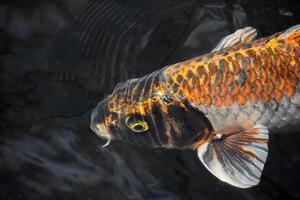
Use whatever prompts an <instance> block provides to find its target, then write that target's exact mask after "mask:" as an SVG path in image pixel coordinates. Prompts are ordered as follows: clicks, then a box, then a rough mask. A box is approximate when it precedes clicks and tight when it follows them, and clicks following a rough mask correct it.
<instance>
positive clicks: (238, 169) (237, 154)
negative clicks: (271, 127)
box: [198, 125, 269, 188]
mask: <svg viewBox="0 0 300 200" xmlns="http://www.w3.org/2000/svg"><path fill="white" fill-rule="evenodd" d="M268 138H269V136H268V129H267V128H266V127H265V126H262V125H255V126H254V127H253V128H252V129H249V130H242V131H238V132H232V133H228V132H227V133H226V134H224V135H222V133H221V132H220V133H217V134H215V136H214V138H213V139H212V140H211V141H210V142H206V143H203V144H201V145H200V146H199V147H198V157H199V159H200V160H201V162H202V163H203V164H204V166H205V167H206V168H207V169H208V170H209V171H210V172H211V173H212V174H213V175H215V176H216V177H217V178H219V179H220V180H221V181H224V182H226V183H229V184H231V185H233V186H236V187H239V188H249V187H252V186H255V185H257V184H258V183H259V181H260V177H261V174H262V171H263V168H264V164H265V162H266V159H267V156H268Z"/></svg>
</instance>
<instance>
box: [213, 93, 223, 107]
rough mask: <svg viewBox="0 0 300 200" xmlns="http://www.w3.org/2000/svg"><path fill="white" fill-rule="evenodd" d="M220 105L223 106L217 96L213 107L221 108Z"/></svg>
mask: <svg viewBox="0 0 300 200" xmlns="http://www.w3.org/2000/svg"><path fill="white" fill-rule="evenodd" d="M222 104H223V100H222V98H221V97H220V96H217V97H216V98H215V106H216V107H221V106H222Z"/></svg>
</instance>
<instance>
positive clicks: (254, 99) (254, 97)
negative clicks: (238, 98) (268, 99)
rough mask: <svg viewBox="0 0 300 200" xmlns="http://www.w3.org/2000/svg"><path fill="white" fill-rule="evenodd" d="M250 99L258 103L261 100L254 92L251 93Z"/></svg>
mask: <svg viewBox="0 0 300 200" xmlns="http://www.w3.org/2000/svg"><path fill="white" fill-rule="evenodd" d="M248 99H249V101H250V102H251V103H257V102H258V100H259V98H258V96H257V95H256V94H254V93H251V94H249V96H248Z"/></svg>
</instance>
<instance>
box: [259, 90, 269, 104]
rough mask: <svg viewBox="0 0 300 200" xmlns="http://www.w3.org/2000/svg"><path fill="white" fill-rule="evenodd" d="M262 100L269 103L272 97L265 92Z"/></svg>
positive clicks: (262, 94)
mask: <svg viewBox="0 0 300 200" xmlns="http://www.w3.org/2000/svg"><path fill="white" fill-rule="evenodd" d="M261 99H262V101H263V102H264V103H269V102H270V101H271V96H270V95H269V94H267V93H265V92H262V93H261Z"/></svg>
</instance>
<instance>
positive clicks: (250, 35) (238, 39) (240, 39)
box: [212, 27, 257, 52]
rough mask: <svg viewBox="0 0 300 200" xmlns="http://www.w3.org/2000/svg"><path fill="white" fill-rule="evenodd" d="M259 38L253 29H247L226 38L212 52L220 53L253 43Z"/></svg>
mask: <svg viewBox="0 0 300 200" xmlns="http://www.w3.org/2000/svg"><path fill="white" fill-rule="evenodd" d="M256 36H257V31H256V29H255V28H252V27H245V28H242V29H239V30H237V31H235V32H234V33H232V34H230V35H228V36H226V37H224V38H223V39H222V40H221V41H220V42H219V43H218V45H217V46H216V47H215V48H214V49H213V50H212V52H214V51H219V50H221V49H225V48H228V47H232V46H234V45H236V44H239V43H247V42H251V41H253V40H254V39H255V38H256Z"/></svg>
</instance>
